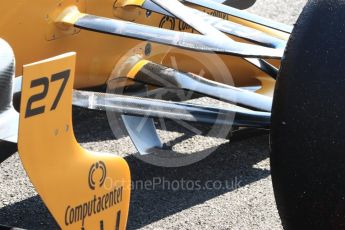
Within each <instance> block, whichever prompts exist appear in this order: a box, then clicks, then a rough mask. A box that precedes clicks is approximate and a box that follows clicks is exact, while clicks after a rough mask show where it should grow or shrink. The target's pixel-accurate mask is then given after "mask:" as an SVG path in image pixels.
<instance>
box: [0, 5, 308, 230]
mask: <svg viewBox="0 0 345 230" xmlns="http://www.w3.org/2000/svg"><path fill="white" fill-rule="evenodd" d="M305 2H306V0H294V1H289V0H258V1H257V3H256V4H255V5H254V7H252V8H251V9H250V10H249V11H251V12H252V13H256V14H259V15H261V16H265V17H269V18H271V19H274V20H277V21H280V22H283V23H287V24H293V23H294V22H295V21H296V19H297V17H298V15H299V13H300V11H301V10H302V8H303V6H304V4H305ZM205 103H206V104H207V101H206V102H205ZM73 116H74V117H73V119H74V125H75V127H74V128H75V132H76V136H77V138H78V141H79V142H80V143H81V144H82V145H83V146H84V147H85V148H88V149H91V150H94V151H103V152H115V153H117V154H120V153H135V152H136V151H135V148H134V147H133V145H132V144H131V142H130V140H129V139H128V138H121V139H119V140H113V139H114V137H113V134H112V132H111V130H110V129H109V125H108V122H107V117H106V116H105V114H104V113H102V112H90V111H85V110H80V109H74V114H73ZM178 131H179V130H175V132H178ZM169 135H171V134H169V133H167V132H163V133H162V136H163V137H165V138H167V139H169V138H170V137H169ZM171 138H173V137H171ZM195 138H197V137H193V136H189V137H188V138H187V139H185V140H184V141H183V143H182V144H180V145H179V148H182V149H187V150H188V149H189V148H190V146H191V144H192V143H193V142H194V140H195ZM210 142H211V143H213V142H212V140H210V141H209V142H207V141H204V142H202V143H204V145H205V146H203V144H199V146H198V148H201V149H202V148H203V147H204V148H208V147H209V145H210ZM268 143H269V139H268V136H260V137H255V138H251V139H247V140H243V141H238V142H230V143H229V142H228V141H226V140H223V141H220V142H219V141H218V142H214V144H216V145H217V147H218V148H217V150H216V151H214V153H213V154H211V155H210V156H209V157H207V158H206V159H204V160H202V161H201V162H198V163H196V164H193V165H191V166H186V167H182V168H173V169H171V168H161V167H155V166H152V165H149V164H147V163H144V162H142V161H140V160H138V159H137V158H135V157H133V156H126V160H127V161H128V163H129V165H130V168H131V173H132V178H133V181H134V183H136V184H137V186H136V188H134V189H133V191H132V194H131V208H130V213H129V222H128V229H248V230H249V229H282V226H281V222H280V219H279V216H278V213H277V210H276V207H275V201H274V197H273V191H272V185H271V177H270V168H269V159H268V157H269V148H268ZM144 181H155V182H156V183H157V185H156V186H149V187H146V188H144V187H143V186H141V184H142V182H144ZM169 183H170V184H169ZM173 183H175V185H174V184H173ZM188 183H192V184H193V183H194V184H193V185H189V186H187V184H188ZM213 183H215V184H214V186H213ZM183 185H184V186H183ZM198 185H199V186H198ZM174 186H175V187H174ZM176 186H177V187H176ZM190 186H194V187H192V189H191V187H190ZM0 223H1V224H5V225H10V226H16V227H21V228H26V229H58V227H57V225H56V223H55V221H54V219H53V218H52V217H51V215H50V214H49V212H48V211H47V209H46V207H45V206H44V204H43V203H42V201H41V199H40V198H39V196H38V195H37V193H36V192H35V189H34V187H33V186H32V184H31V183H30V181H29V179H28V178H27V176H26V174H25V172H24V170H23V168H22V164H21V162H20V160H19V156H18V154H15V155H14V156H12V157H11V158H9V159H8V160H6V161H5V162H4V163H3V164H1V165H0Z"/></svg>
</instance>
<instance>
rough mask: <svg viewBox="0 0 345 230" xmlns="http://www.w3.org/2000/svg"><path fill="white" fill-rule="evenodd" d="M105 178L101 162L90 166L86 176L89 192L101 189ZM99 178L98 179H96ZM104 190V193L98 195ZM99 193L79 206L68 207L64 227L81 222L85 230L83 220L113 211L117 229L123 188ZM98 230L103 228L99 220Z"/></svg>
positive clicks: (114, 188) (104, 170)
mask: <svg viewBox="0 0 345 230" xmlns="http://www.w3.org/2000/svg"><path fill="white" fill-rule="evenodd" d="M106 177H107V168H106V165H105V163H104V162H103V161H99V162H97V163H94V164H92V165H91V167H90V170H89V174H88V185H89V187H90V189H91V190H96V188H102V187H103V185H104V182H105V180H106ZM96 178H100V179H96ZM102 190H106V192H105V193H100V192H101V191H102ZM98 191H99V193H96V194H94V195H93V196H92V197H90V199H88V200H87V201H82V202H80V203H79V204H74V205H68V206H67V207H66V209H65V225H66V226H69V225H72V224H76V223H78V222H81V225H82V228H81V229H85V219H87V218H91V217H92V216H95V215H97V214H99V213H102V212H105V211H107V210H108V209H114V211H115V212H114V216H113V217H114V218H116V224H115V229H119V226H120V220H121V210H119V209H118V208H117V206H118V205H119V204H120V203H121V202H122V201H123V192H124V187H123V186H120V187H116V186H115V187H113V188H112V189H105V188H104V187H103V189H99V190H98ZM99 224H100V229H103V227H104V224H105V223H104V220H100V222H99Z"/></svg>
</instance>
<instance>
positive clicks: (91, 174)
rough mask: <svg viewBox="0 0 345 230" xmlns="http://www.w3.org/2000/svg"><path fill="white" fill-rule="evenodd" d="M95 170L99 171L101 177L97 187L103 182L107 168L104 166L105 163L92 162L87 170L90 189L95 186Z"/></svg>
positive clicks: (93, 188)
mask: <svg viewBox="0 0 345 230" xmlns="http://www.w3.org/2000/svg"><path fill="white" fill-rule="evenodd" d="M97 171H100V172H101V175H102V176H101V177H100V179H99V187H102V186H103V184H104V182H105V179H106V177H107V168H106V167H105V164H104V162H103V161H99V162H97V163H95V164H93V165H92V166H91V168H90V171H89V187H90V189H91V190H95V188H96V181H95V179H94V174H95V173H96V172H97Z"/></svg>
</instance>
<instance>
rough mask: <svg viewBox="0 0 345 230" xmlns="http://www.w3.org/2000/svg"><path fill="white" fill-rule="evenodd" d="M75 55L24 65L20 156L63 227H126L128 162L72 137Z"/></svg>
mask: <svg viewBox="0 0 345 230" xmlns="http://www.w3.org/2000/svg"><path fill="white" fill-rule="evenodd" d="M75 58H76V55H75V53H68V54H65V55H61V56H58V57H55V58H51V59H49V60H45V61H41V62H38V63H34V64H30V65H26V66H24V75H23V85H22V98H21V113H20V124H19V140H18V148H19V154H20V158H21V161H22V163H23V165H24V168H25V170H26V172H27V174H28V176H29V178H30V180H31V182H32V183H33V185H34V186H35V189H36V190H37V192H38V193H39V194H40V196H41V198H42V199H43V201H44V203H45V204H46V206H47V207H48V209H49V211H50V212H51V214H52V215H53V216H54V218H55V220H56V221H57V223H58V224H59V226H60V227H61V228H62V229H78V230H80V229H86V230H87V229H116V230H120V229H125V228H126V223H127V216H128V209H129V200H130V171H129V167H128V165H127V163H126V161H125V160H124V159H123V158H121V157H116V156H114V155H112V154H105V153H93V152H89V151H86V150H84V149H83V148H82V147H81V146H80V145H79V144H78V143H77V141H76V139H75V137H74V133H73V125H72V88H73V81H74V73H75V67H74V66H75ZM61 73H62V75H61Z"/></svg>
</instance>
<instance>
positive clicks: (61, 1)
mask: <svg viewBox="0 0 345 230" xmlns="http://www.w3.org/2000/svg"><path fill="white" fill-rule="evenodd" d="M254 3H255V0H227V1H219V0H218V1H216V0H97V1H88V0H36V1H34V2H32V1H27V0H12V1H7V0H6V1H5V0H3V1H2V2H1V3H0V4H1V7H0V37H1V38H2V39H3V40H2V39H1V40H0V162H2V161H4V160H5V159H7V158H8V157H9V156H11V155H12V154H14V153H15V152H17V151H18V152H19V155H20V159H21V161H22V163H23V165H24V168H25V170H26V173H27V175H28V176H29V178H30V180H31V182H32V184H33V185H34V186H35V189H36V190H37V192H38V193H39V195H40V196H41V198H42V200H43V202H44V203H45V205H46V206H47V208H48V209H49V211H50V212H51V214H52V215H53V217H54V218H55V220H56V222H57V223H58V224H59V226H60V227H61V228H62V229H125V228H126V223H127V217H128V210H129V201H130V184H131V178H130V171H129V167H128V165H127V163H126V161H125V160H124V159H123V158H121V157H116V156H114V155H112V154H105V153H93V152H90V151H87V150H85V149H83V148H82V147H80V146H79V144H78V142H77V141H76V138H75V136H74V132H73V125H72V105H73V106H78V107H82V108H87V109H91V110H104V111H107V113H109V114H111V116H112V115H114V116H115V118H114V121H116V122H115V123H114V126H113V127H112V129H113V131H114V132H117V131H119V130H121V132H122V131H123V132H126V133H128V135H129V137H130V138H131V140H132V142H133V144H134V145H135V147H136V149H137V151H138V153H139V155H140V156H139V157H141V158H143V159H144V160H145V159H146V160H149V161H150V160H151V162H152V163H154V164H157V165H160V166H168V167H177V166H180V165H181V162H179V160H171V158H166V157H167V156H166V155H167V154H169V152H167V151H165V150H166V146H165V145H164V144H163V143H162V141H161V140H160V137H159V135H158V133H157V130H156V125H155V120H154V119H157V118H158V119H174V120H177V121H181V122H184V123H181V124H190V123H198V124H207V125H210V124H211V125H217V127H223V126H228V127H229V126H230V127H232V131H233V132H235V131H234V130H236V132H241V131H244V130H248V129H250V130H252V129H269V130H270V138H271V141H270V142H271V143H270V147H271V173H272V181H273V187H274V192H275V197H276V201H277V207H278V210H279V214H280V216H281V219H282V222H283V225H284V227H285V228H286V229H343V228H345V180H344V178H345V157H344V151H345V141H344V139H345V132H344V131H343V130H345V122H344V119H343V117H344V115H345V114H344V113H345V103H344V99H343V96H342V95H343V94H344V92H345V85H344V79H345V78H344V76H343V67H344V63H345V62H344V61H343V59H342V54H343V53H345V46H344V45H342V44H343V43H344V42H343V41H344V38H345V24H344V21H345V14H344V13H343V12H344V10H345V1H342V0H332V1H321V0H310V1H309V2H308V3H307V5H306V7H305V8H304V10H303V13H302V14H301V16H300V18H299V20H298V22H297V24H296V25H295V26H294V28H293V27H290V26H287V25H284V24H281V23H277V22H273V21H271V20H268V19H265V18H262V17H259V16H255V15H252V14H249V13H247V12H246V11H244V9H246V8H248V7H250V6H251V5H253V4H254ZM342 18H344V20H343V19H342ZM104 85H106V87H107V89H106V90H104V87H102V86H104ZM167 89H169V92H170V93H171V92H172V94H175V95H174V96H176V95H177V94H178V92H179V90H183V91H187V92H191V95H193V98H194V97H195V98H200V97H205V96H206V97H209V98H212V99H216V100H217V101H220V102H223V103H224V102H225V103H224V104H232V106H224V104H221V105H220V106H217V105H212V106H211V105H209V106H206V105H204V104H203V105H201V104H198V103H192V102H189V101H187V99H186V98H181V97H179V98H178V99H176V100H175V99H174V100H172V99H171V98H168V99H166V98H164V97H159V98H158V97H157V95H161V92H162V90H163V91H166V90H167ZM152 97H153V98H154V99H153V98H152ZM157 98H158V99H157ZM188 99H189V98H188ZM118 120H120V121H121V124H123V125H122V126H121V125H117V124H119V123H117V122H118ZM109 122H110V123H111V122H112V121H109ZM138 127H140V128H138ZM217 131H219V129H217ZM161 155H164V157H160V156H161ZM203 157H204V156H203ZM177 158H178V157H177ZM164 159H168V160H164ZM193 159H194V158H193ZM196 159H200V158H199V157H196ZM162 162H163V163H162ZM186 162H187V163H186ZM190 163H193V160H192V161H190V160H189V158H188V159H187V160H186V159H185V161H184V163H182V164H183V165H186V164H190Z"/></svg>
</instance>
